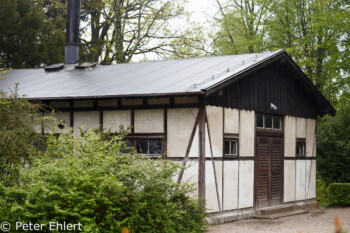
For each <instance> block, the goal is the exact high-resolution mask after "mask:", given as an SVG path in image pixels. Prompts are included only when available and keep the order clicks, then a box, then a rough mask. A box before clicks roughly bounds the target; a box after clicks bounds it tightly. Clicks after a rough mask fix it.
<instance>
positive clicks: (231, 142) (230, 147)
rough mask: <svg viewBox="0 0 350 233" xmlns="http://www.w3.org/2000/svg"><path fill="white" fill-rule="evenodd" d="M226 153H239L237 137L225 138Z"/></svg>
mask: <svg viewBox="0 0 350 233" xmlns="http://www.w3.org/2000/svg"><path fill="white" fill-rule="evenodd" d="M225 155H238V153H237V140H236V139H226V140H225Z"/></svg>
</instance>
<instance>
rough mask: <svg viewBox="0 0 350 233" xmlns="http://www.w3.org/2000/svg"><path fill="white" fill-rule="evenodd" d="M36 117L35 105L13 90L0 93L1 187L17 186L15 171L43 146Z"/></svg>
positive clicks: (39, 121) (37, 108) (39, 120)
mask: <svg viewBox="0 0 350 233" xmlns="http://www.w3.org/2000/svg"><path fill="white" fill-rule="evenodd" d="M0 78H1V70H0ZM38 113H39V106H38V105H35V104H32V103H30V102H28V101H27V100H25V99H23V98H20V97H18V96H17V87H15V90H14V91H13V92H12V93H11V92H10V93H5V92H3V91H0V183H2V184H3V185H5V186H10V185H13V184H15V183H18V182H19V180H18V174H19V171H20V170H21V169H22V168H23V167H24V166H27V165H28V164H30V163H31V160H32V158H31V155H33V154H36V151H37V149H38V148H39V147H40V146H39V145H44V143H43V140H42V138H41V137H40V136H39V135H38V134H37V133H36V131H35V128H36V126H37V125H40V123H41V119H40V117H39V114H38Z"/></svg>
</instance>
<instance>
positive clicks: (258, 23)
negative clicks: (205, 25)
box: [212, 0, 268, 54]
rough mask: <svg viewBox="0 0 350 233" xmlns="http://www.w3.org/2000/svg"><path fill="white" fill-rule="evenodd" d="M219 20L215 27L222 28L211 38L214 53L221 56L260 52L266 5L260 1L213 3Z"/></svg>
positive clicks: (245, 0) (262, 44) (263, 47)
mask: <svg viewBox="0 0 350 233" xmlns="http://www.w3.org/2000/svg"><path fill="white" fill-rule="evenodd" d="M216 2H217V4H218V8H219V12H220V17H216V18H215V19H214V24H215V25H217V24H219V25H221V26H220V29H219V30H218V32H217V33H216V34H214V35H212V37H213V41H214V45H215V46H214V50H215V51H216V52H217V53H220V54H239V53H253V52H260V51H263V50H264V49H266V46H265V43H264V34H265V29H264V28H265V27H266V26H265V25H264V21H265V19H266V18H267V16H268V14H267V2H265V1H261V0H250V1H248V0H244V1H237V0H227V1H220V0H216Z"/></svg>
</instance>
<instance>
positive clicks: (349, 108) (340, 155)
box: [317, 99, 350, 184]
mask: <svg viewBox="0 0 350 233" xmlns="http://www.w3.org/2000/svg"><path fill="white" fill-rule="evenodd" d="M317 151H318V154H317V169H318V171H319V173H320V175H321V177H322V178H323V179H324V180H325V181H326V183H327V184H329V183H332V182H339V183H350V170H349V167H350V156H349V155H350V105H349V99H348V102H347V104H344V105H342V106H339V109H338V112H337V115H336V116H335V117H334V118H333V117H329V116H327V117H323V118H322V119H320V120H319V121H318V127H317Z"/></svg>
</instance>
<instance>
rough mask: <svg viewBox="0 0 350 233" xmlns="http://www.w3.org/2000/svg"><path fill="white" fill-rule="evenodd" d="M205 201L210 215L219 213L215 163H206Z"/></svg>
mask: <svg viewBox="0 0 350 233" xmlns="http://www.w3.org/2000/svg"><path fill="white" fill-rule="evenodd" d="M205 201H206V209H207V212H208V213H211V212H216V211H219V203H218V196H217V193H216V185H215V178H214V168H213V161H210V160H207V161H205Z"/></svg>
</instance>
